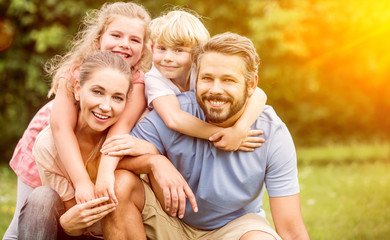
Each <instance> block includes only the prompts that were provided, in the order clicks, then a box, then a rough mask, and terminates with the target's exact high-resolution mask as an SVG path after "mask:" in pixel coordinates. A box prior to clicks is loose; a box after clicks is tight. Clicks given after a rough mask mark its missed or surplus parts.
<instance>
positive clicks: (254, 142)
mask: <svg viewBox="0 0 390 240" xmlns="http://www.w3.org/2000/svg"><path fill="white" fill-rule="evenodd" d="M261 134H263V131H262V130H250V129H249V130H248V131H241V130H239V129H238V128H235V127H234V126H233V127H230V128H225V129H223V130H221V131H219V132H217V133H215V134H214V135H212V136H211V137H210V138H209V140H210V141H212V142H213V143H214V146H215V147H216V148H219V149H221V150H224V151H236V150H240V151H246V152H252V151H254V149H255V148H257V147H261V145H262V143H264V142H265V139H264V138H261V137H252V136H254V135H261Z"/></svg>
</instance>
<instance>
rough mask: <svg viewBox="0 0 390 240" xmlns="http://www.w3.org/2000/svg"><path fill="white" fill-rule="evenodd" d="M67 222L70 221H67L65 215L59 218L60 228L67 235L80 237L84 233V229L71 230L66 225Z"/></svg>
mask: <svg viewBox="0 0 390 240" xmlns="http://www.w3.org/2000/svg"><path fill="white" fill-rule="evenodd" d="M69 221H70V219H68V217H67V215H66V213H65V214H63V215H62V216H61V217H60V226H61V227H62V229H63V230H64V232H65V233H66V234H67V235H69V236H80V235H82V234H83V233H84V229H72V227H71V226H69V225H68V223H69Z"/></svg>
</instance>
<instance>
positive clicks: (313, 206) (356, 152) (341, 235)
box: [0, 143, 390, 240]
mask: <svg viewBox="0 0 390 240" xmlns="http://www.w3.org/2000/svg"><path fill="white" fill-rule="evenodd" d="M297 153H298V163H299V179H300V187H301V207H302V214H303V218H304V221H305V224H306V227H307V229H308V231H309V234H310V237H311V239H313V240H314V239H315V240H321V239H343V240H348V239H351V240H352V239H353V240H360V239H362V240H363V239H376V240H382V239H383V240H384V239H389V236H390V194H389V190H388V188H389V187H388V185H389V184H390V174H389V172H390V145H389V144H388V143H382V144H379V143H375V144H371V145H370V144H359V145H348V146H339V145H334V146H326V147H316V148H300V149H298V150H297ZM0 193H1V197H0V236H3V234H4V232H5V230H6V228H7V226H8V224H9V222H10V221H11V219H12V214H13V211H14V209H15V198H16V177H15V174H14V173H13V172H12V170H11V169H10V168H9V167H8V165H4V164H3V165H0ZM264 204H265V209H266V211H267V218H268V220H269V221H270V222H271V223H272V219H271V214H270V212H269V204H268V200H267V197H265V198H264Z"/></svg>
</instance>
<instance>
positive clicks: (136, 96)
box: [95, 84, 146, 203]
mask: <svg viewBox="0 0 390 240" xmlns="http://www.w3.org/2000/svg"><path fill="white" fill-rule="evenodd" d="M144 89H145V86H144V84H134V86H133V90H132V92H131V93H129V96H128V98H127V102H126V106H125V109H124V111H123V113H122V115H121V116H120V118H119V120H118V121H117V122H116V123H115V124H114V125H113V126H112V127H111V128H110V129H109V131H108V134H107V140H108V139H109V138H110V137H111V136H114V135H120V134H129V133H130V131H131V129H132V128H133V126H134V125H135V124H136V123H137V121H138V119H139V117H140V116H141V115H142V113H143V112H144V110H145V107H146V103H145V94H144V91H145V90H144ZM107 140H106V141H105V143H104V144H103V147H104V146H105V145H106V143H107ZM120 159H121V157H117V156H109V155H105V154H102V155H101V158H100V164H99V170H98V176H97V180H96V187H95V194H96V196H97V197H104V196H106V197H110V199H111V200H113V201H114V202H115V203H117V199H116V197H115V192H114V183H115V177H114V171H115V169H116V166H117V165H118V162H119V160H120Z"/></svg>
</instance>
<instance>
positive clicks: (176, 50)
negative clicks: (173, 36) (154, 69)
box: [175, 48, 184, 53]
mask: <svg viewBox="0 0 390 240" xmlns="http://www.w3.org/2000/svg"><path fill="white" fill-rule="evenodd" d="M175 52H178V53H181V52H184V50H183V49H181V48H176V49H175Z"/></svg>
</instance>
